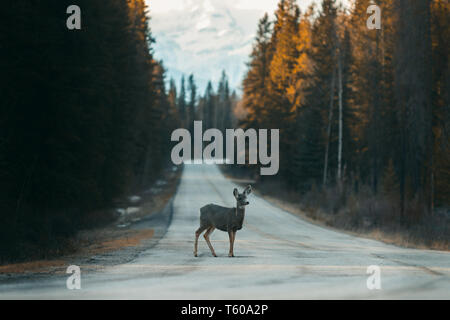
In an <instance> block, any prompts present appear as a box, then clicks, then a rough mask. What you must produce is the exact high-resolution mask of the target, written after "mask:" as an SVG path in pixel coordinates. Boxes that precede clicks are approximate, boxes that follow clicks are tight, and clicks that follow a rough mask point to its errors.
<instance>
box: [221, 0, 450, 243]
mask: <svg viewBox="0 0 450 320" xmlns="http://www.w3.org/2000/svg"><path fill="white" fill-rule="evenodd" d="M374 3H375V4H376V5H378V6H379V8H380V9H381V12H382V14H381V16H380V19H381V21H380V22H381V28H380V29H369V28H368V27H367V20H368V19H369V16H370V15H369V14H368V13H367V8H368V7H369V6H371V5H373V4H374ZM449 14H450V4H449V2H448V1H443V0H433V1H425V0H419V1H413V2H411V1H404V0H394V1H390V0H389V1H387V0H386V1H385V0H379V1H375V2H374V1H371V0H356V1H353V2H352V3H351V6H350V8H344V7H342V6H339V4H338V2H337V1H335V0H322V1H319V3H318V4H317V5H312V6H310V7H309V9H308V10H306V11H305V12H301V11H300V10H299V7H298V6H297V4H296V1H294V0H281V1H279V4H278V8H277V10H276V12H275V18H274V19H273V21H272V20H271V19H270V18H269V15H267V14H266V15H265V16H264V17H262V18H261V20H260V22H259V25H258V28H257V30H258V31H257V36H256V39H255V41H254V45H253V52H252V53H251V55H250V57H249V63H248V72H247V75H246V77H245V79H244V81H243V98H242V101H241V102H240V104H239V107H240V109H239V118H240V120H241V121H240V123H239V126H240V127H242V128H243V129H247V128H254V129H280V152H279V154H280V171H279V173H278V175H277V176H276V177H266V176H264V177H261V176H259V174H258V172H259V166H258V165H252V166H243V167H242V168H233V169H231V171H227V172H232V173H233V176H235V177H239V178H242V177H243V176H246V175H247V176H250V177H251V178H252V179H254V180H256V181H257V185H258V187H257V188H256V190H258V189H259V190H260V191H261V192H262V193H263V194H267V195H271V196H273V197H275V198H280V199H282V200H286V201H288V202H289V203H292V204H294V205H295V207H298V208H299V209H300V210H302V211H303V212H305V214H307V215H308V216H309V217H312V218H314V219H316V220H319V221H322V222H324V223H325V224H327V225H332V226H335V227H338V228H343V229H347V230H355V231H358V232H360V233H362V234H368V233H372V234H373V235H375V236H376V237H378V238H382V239H384V240H387V241H390V240H392V241H394V242H396V243H399V244H406V245H411V244H417V245H422V246H425V247H431V248H444V249H448V244H449V240H450V223H449V220H450V211H449V210H450V209H449V208H450V144H449V141H450V130H449V129H450V111H449V110H450V109H449V105H450V100H449V94H448V93H449V92H450V64H449V57H450V46H449V43H448V39H450V23H449V19H448V16H449ZM227 169H230V168H227Z"/></svg>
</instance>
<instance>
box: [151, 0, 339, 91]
mask: <svg viewBox="0 0 450 320" xmlns="http://www.w3.org/2000/svg"><path fill="white" fill-rule="evenodd" d="M146 1H147V5H148V7H149V12H150V17H151V20H150V28H151V31H152V35H153V37H154V38H155V39H156V43H155V44H154V46H153V48H154V52H155V58H156V59H158V60H160V59H162V60H163V62H164V66H165V68H166V69H167V73H168V78H173V79H174V80H175V81H176V83H177V85H179V82H180V79H181V76H182V75H184V76H185V77H187V76H189V74H191V73H193V74H194V77H195V79H196V82H197V85H198V87H199V92H200V94H203V92H204V90H205V88H206V85H207V82H208V80H211V81H212V82H213V86H214V87H215V88H217V83H218V81H219V79H220V76H221V73H222V70H225V72H226V73H227V75H228V79H229V83H230V87H231V88H233V89H236V90H237V91H238V93H239V92H240V91H241V90H240V88H241V83H242V79H243V77H244V75H245V72H246V70H247V66H246V62H248V60H249V58H248V57H249V54H250V52H251V49H252V44H253V39H254V36H255V33H256V29H257V24H258V20H259V19H260V18H261V17H262V16H263V15H264V13H265V12H268V13H269V14H270V15H272V16H273V12H274V11H275V10H276V7H277V4H278V0H146ZM346 1H347V0H346ZM312 2H313V1H312V0H297V3H298V5H299V6H300V8H301V9H302V11H304V10H306V8H307V7H308V6H309V5H310V4H311V3H312ZM317 2H320V1H317Z"/></svg>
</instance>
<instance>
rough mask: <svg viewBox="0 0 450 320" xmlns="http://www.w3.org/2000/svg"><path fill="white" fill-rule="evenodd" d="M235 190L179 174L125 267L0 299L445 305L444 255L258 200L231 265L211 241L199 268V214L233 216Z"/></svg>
mask: <svg viewBox="0 0 450 320" xmlns="http://www.w3.org/2000/svg"><path fill="white" fill-rule="evenodd" d="M235 187H238V186H236V185H234V184H233V183H232V182H231V181H229V180H227V179H226V178H225V177H224V176H223V175H222V174H221V172H220V170H219V168H218V167H217V166H215V165H185V168H184V172H183V175H182V180H181V182H180V185H179V187H178V191H177V194H176V196H175V198H174V202H173V208H174V213H173V218H172V222H171V224H170V226H169V228H168V229H167V232H166V233H165V234H164V236H162V238H161V239H159V241H158V242H157V243H155V244H153V245H152V246H149V248H148V249H146V250H144V251H143V252H142V253H141V254H140V255H139V256H137V257H136V258H135V259H133V260H132V261H131V262H129V263H126V264H119V265H115V266H106V267H104V268H102V269H101V270H100V271H96V272H83V266H81V289H80V290H68V289H67V288H66V279H67V278H68V276H69V275H66V274H58V275H52V276H46V277H38V278H34V277H30V278H27V279H25V280H24V279H22V280H17V281H7V282H4V283H0V299H17V298H19V299H450V277H449V276H450V253H449V252H443V251H431V250H418V249H406V248H400V247H396V246H393V245H387V244H384V243H381V242H378V241H374V240H369V239H364V238H359V237H355V236H351V235H348V234H345V233H340V232H336V231H333V230H329V229H326V228H323V227H320V226H316V225H313V224H311V223H309V222H306V221H304V220H302V219H301V218H299V217H297V216H294V215H292V214H290V213H288V212H286V211H284V210H282V209H280V208H278V207H276V206H274V205H272V204H270V203H269V202H267V201H266V200H264V199H262V198H260V197H258V196H257V195H255V194H251V195H250V196H249V197H248V201H249V202H250V204H249V205H248V206H247V209H246V216H245V223H244V226H243V228H242V230H240V231H239V232H238V233H237V236H236V241H235V245H234V253H235V256H236V257H234V258H229V257H228V234H227V233H224V232H217V231H216V232H214V233H212V235H211V242H212V244H213V246H214V248H215V251H216V253H217V255H218V257H217V258H214V257H212V255H211V252H210V251H209V249H208V247H207V245H206V242H205V241H204V239H203V237H200V239H199V257H197V258H195V257H194V256H193V248H194V232H195V230H196V229H197V228H198V223H199V209H200V207H202V206H203V205H205V204H208V203H215V204H219V205H223V206H234V205H235V200H234V197H233V194H232V192H233V188H235ZM238 188H239V190H240V191H242V187H238ZM149 223H150V222H149ZM150 227H151V226H150ZM372 265H375V266H379V268H380V283H381V289H373V290H370V289H368V286H367V280H368V278H369V277H370V276H371V274H368V273H367V269H368V267H369V266H372Z"/></svg>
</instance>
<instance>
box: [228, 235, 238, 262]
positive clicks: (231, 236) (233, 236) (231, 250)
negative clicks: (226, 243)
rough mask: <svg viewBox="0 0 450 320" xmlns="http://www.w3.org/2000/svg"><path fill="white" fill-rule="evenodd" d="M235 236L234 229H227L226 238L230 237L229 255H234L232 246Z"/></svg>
mask: <svg viewBox="0 0 450 320" xmlns="http://www.w3.org/2000/svg"><path fill="white" fill-rule="evenodd" d="M235 236H236V232H235V231H228V238H229V239H230V252H229V253H228V256H229V257H234V252H233V247H234V238H235Z"/></svg>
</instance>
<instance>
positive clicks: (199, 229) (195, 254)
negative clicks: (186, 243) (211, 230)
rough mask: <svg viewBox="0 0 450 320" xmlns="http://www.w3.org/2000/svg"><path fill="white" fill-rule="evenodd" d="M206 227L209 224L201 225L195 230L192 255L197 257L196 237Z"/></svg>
mask: <svg viewBox="0 0 450 320" xmlns="http://www.w3.org/2000/svg"><path fill="white" fill-rule="evenodd" d="M208 227H209V226H206V225H201V226H200V228H198V229H197V231H195V244H194V257H197V247H198V237H200V235H201V234H202V232H203V231H205V230H206V229H208Z"/></svg>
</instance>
